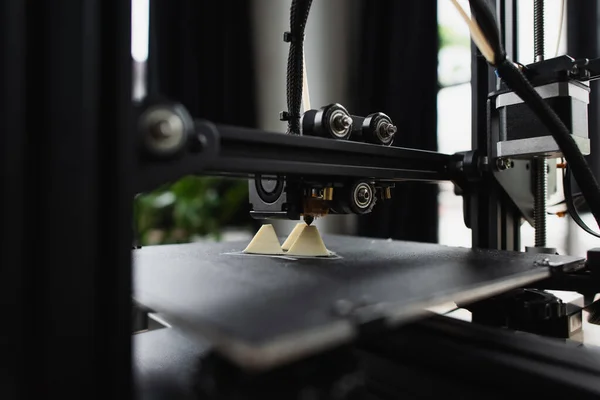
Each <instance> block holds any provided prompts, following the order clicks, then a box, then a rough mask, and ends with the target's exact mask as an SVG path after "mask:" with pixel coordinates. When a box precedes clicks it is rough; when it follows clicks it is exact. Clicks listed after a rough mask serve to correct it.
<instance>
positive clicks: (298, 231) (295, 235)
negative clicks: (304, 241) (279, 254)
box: [281, 222, 308, 251]
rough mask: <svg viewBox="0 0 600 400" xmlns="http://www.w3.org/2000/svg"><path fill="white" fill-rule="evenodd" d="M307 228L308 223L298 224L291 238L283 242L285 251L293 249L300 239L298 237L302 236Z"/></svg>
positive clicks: (282, 246)
mask: <svg viewBox="0 0 600 400" xmlns="http://www.w3.org/2000/svg"><path fill="white" fill-rule="evenodd" d="M307 226H308V225H306V222H300V223H298V224H296V226H295V227H294V229H292V232H291V233H290V236H288V237H287V239H285V242H283V244H282V245H281V248H282V249H283V251H288V250H289V249H290V247H292V245H293V244H294V243H295V242H296V239H298V236H300V234H301V233H302V231H303V230H304V228H306V227H307Z"/></svg>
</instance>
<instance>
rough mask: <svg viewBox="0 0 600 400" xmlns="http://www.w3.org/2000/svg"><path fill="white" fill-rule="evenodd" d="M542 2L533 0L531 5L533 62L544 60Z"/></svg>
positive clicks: (541, 0)
mask: <svg viewBox="0 0 600 400" xmlns="http://www.w3.org/2000/svg"><path fill="white" fill-rule="evenodd" d="M544 39H545V38H544V0H535V2H534V4H533V41H534V51H535V61H536V62H538V61H542V60H543V59H544Z"/></svg>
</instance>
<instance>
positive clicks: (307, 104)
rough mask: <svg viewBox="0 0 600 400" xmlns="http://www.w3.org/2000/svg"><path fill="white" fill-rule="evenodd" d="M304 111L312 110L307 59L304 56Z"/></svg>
mask: <svg viewBox="0 0 600 400" xmlns="http://www.w3.org/2000/svg"><path fill="white" fill-rule="evenodd" d="M302 109H303V111H304V112H307V111H308V110H310V93H309V91H308V76H307V73H306V58H305V57H304V55H303V56H302Z"/></svg>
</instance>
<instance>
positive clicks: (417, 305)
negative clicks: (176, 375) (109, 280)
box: [134, 235, 583, 370]
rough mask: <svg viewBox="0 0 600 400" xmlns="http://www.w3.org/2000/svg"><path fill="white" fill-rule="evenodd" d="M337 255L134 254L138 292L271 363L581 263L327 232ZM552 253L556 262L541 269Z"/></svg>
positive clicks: (202, 247)
mask: <svg viewBox="0 0 600 400" xmlns="http://www.w3.org/2000/svg"><path fill="white" fill-rule="evenodd" d="M324 241H325V243H326V245H327V247H328V248H329V249H330V250H332V251H334V252H336V253H337V254H338V255H339V256H341V258H338V259H298V260H290V259H286V258H277V257H262V256H250V255H233V254H227V253H231V252H237V251H240V250H242V249H243V248H244V247H245V246H246V244H247V243H246V242H224V243H208V242H200V243H191V244H183V245H164V246H149V247H144V248H141V249H138V250H135V251H134V298H135V300H136V301H138V302H139V303H140V304H142V305H144V306H146V307H148V308H149V309H151V310H153V311H155V312H157V313H159V314H161V315H162V316H163V318H165V319H166V320H167V321H168V322H169V323H171V324H172V325H173V326H177V327H178V328H179V329H181V330H182V332H184V333H185V334H186V335H188V337H190V338H192V339H194V338H195V337H197V338H198V340H205V338H208V339H209V340H210V341H211V343H212V345H213V346H214V347H215V348H216V349H217V351H219V352H221V353H222V354H223V355H224V356H226V357H227V358H229V359H230V360H231V361H233V362H234V363H236V364H238V365H239V366H241V367H244V368H248V369H256V370H260V369H268V368H271V367H274V366H277V365H279V364H283V363H286V362H290V361H293V360H296V359H299V358H302V357H306V356H308V355H311V354H316V353H318V352H319V351H323V350H325V349H328V348H332V347H334V346H337V345H340V344H343V343H347V342H350V341H352V340H353V339H355V338H356V337H357V336H358V335H359V334H360V333H361V332H362V329H363V328H365V327H369V326H373V325H374V324H376V323H377V324H379V325H380V327H383V329H385V327H395V326H398V325H400V324H402V323H406V322H409V321H411V320H414V319H415V318H418V317H419V316H420V315H423V313H424V312H425V311H424V309H425V308H426V307H433V306H436V305H439V304H443V303H445V302H448V301H454V302H468V301H473V300H477V299H481V298H485V297H489V296H492V295H494V294H497V293H500V292H503V291H506V290H509V289H512V288H516V287H521V286H523V285H527V284H528V283H531V282H534V281H537V280H541V279H544V278H546V277H548V276H549V274H550V268H561V267H564V268H579V267H581V266H582V265H583V260H582V259H581V258H578V257H568V256H552V255H540V254H530V253H517V252H503V251H495V250H473V249H466V248H453V247H447V246H441V245H436V244H424V243H415V242H400V241H391V240H381V239H369V238H360V237H349V236H335V235H331V236H328V235H325V236H324ZM544 259H547V260H546V261H548V262H549V263H550V265H551V267H548V266H540V263H539V261H541V260H544Z"/></svg>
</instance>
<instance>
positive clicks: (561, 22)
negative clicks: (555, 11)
mask: <svg viewBox="0 0 600 400" xmlns="http://www.w3.org/2000/svg"><path fill="white" fill-rule="evenodd" d="M565 8H566V4H565V0H560V20H559V21H558V38H557V39H556V51H555V52H554V57H557V56H558V50H559V48H560V40H561V39H562V33H563V26H564V19H565Z"/></svg>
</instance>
